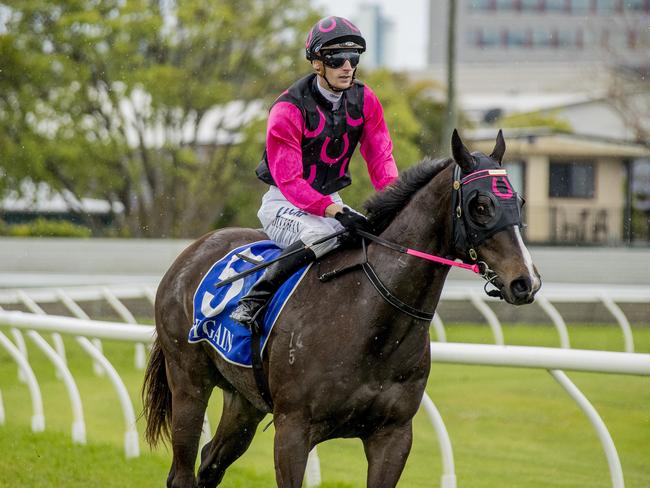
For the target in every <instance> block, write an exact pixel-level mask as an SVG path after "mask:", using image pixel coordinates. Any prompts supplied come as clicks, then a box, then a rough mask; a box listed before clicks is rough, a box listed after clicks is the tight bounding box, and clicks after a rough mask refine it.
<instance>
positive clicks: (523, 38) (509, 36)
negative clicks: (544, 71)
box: [506, 30, 530, 47]
mask: <svg viewBox="0 0 650 488" xmlns="http://www.w3.org/2000/svg"><path fill="white" fill-rule="evenodd" d="M529 45H530V42H528V35H527V34H526V32H523V31H517V30H514V31H513V30H508V31H506V46H508V47H523V46H529Z"/></svg>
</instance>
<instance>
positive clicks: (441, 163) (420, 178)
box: [363, 158, 453, 234]
mask: <svg viewBox="0 0 650 488" xmlns="http://www.w3.org/2000/svg"><path fill="white" fill-rule="evenodd" d="M452 161H453V160H452V159H451V158H446V159H435V160H434V159H430V158H424V159H423V160H422V161H420V163H418V164H417V165H415V166H412V167H410V168H409V169H407V170H406V171H404V173H402V175H401V176H400V177H399V178H398V179H397V180H396V181H395V182H394V183H392V184H390V185H388V186H387V187H386V188H384V189H383V190H382V191H381V192H379V193H376V194H375V195H373V196H372V197H370V198H369V199H368V200H367V201H366V202H365V203H364V204H363V206H364V208H365V209H366V210H367V215H368V220H369V221H370V224H371V225H372V227H373V228H374V230H375V232H377V234H380V233H382V232H383V231H384V230H386V228H387V227H388V226H389V225H390V223H391V222H392V221H393V219H394V218H395V216H396V215H397V214H398V213H399V212H400V210H402V209H403V208H404V207H405V206H406V204H407V203H408V202H409V201H411V198H412V197H413V195H415V193H416V192H417V191H418V190H419V189H420V188H422V187H423V186H425V185H426V184H427V183H429V182H430V181H431V180H432V179H433V178H434V177H435V176H436V175H437V174H438V173H440V172H441V171H442V170H443V169H445V168H446V167H447V166H448V165H449V163H451V162H452Z"/></svg>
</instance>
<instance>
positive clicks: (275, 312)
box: [188, 240, 309, 367]
mask: <svg viewBox="0 0 650 488" xmlns="http://www.w3.org/2000/svg"><path fill="white" fill-rule="evenodd" d="M280 252H281V249H280V248H279V247H278V246H277V245H276V244H275V243H274V242H273V241H270V240H265V241H258V242H253V243H251V244H246V245H244V246H241V247H238V248H236V249H233V250H232V251H230V252H229V253H228V254H226V255H225V256H224V257H223V258H221V259H220V260H219V261H217V262H216V263H214V264H213V265H212V267H211V268H210V270H209V271H208V272H207V273H206V275H205V277H204V278H203V279H202V280H201V283H199V286H198V287H197V289H196V291H195V292H194V300H193V305H194V313H193V324H192V328H191V329H190V332H189V335H188V341H189V342H191V343H196V342H201V341H206V342H208V343H209V344H210V345H211V346H212V347H214V349H215V350H216V351H217V352H218V353H219V354H220V355H221V357H223V358H224V359H225V360H226V361H228V362H230V363H233V364H236V365H239V366H244V367H251V364H252V359H251V331H250V330H249V329H248V328H247V327H242V326H241V325H239V324H238V323H236V322H235V321H233V320H232V319H231V318H230V313H231V312H232V311H233V310H234V308H235V307H236V306H237V302H238V301H239V299H240V298H241V297H243V296H244V295H245V294H246V293H247V292H248V290H249V289H250V288H251V287H252V286H253V284H254V283H255V282H256V281H257V280H258V278H259V277H260V276H262V274H263V273H264V271H265V270H264V269H260V270H258V271H257V272H256V273H252V274H250V275H248V276H246V277H245V278H243V279H239V280H237V281H233V282H232V283H230V284H229V285H227V286H223V287H221V288H215V284H216V283H218V282H220V281H223V280H225V279H227V278H230V277H232V276H235V275H237V274H239V273H241V272H243V271H246V270H248V269H251V268H252V267H254V266H255V265H256V264H259V263H261V262H263V261H270V260H271V259H275V258H277V257H278V256H279V255H280ZM308 268H309V266H305V267H304V268H302V269H301V270H300V271H298V272H297V273H295V274H294V275H293V276H292V277H291V278H289V280H287V282H286V283H284V284H283V285H282V286H281V287H280V289H279V290H278V291H277V293H276V294H275V295H274V296H273V298H272V299H271V301H270V303H269V305H268V307H267V309H266V313H265V316H264V323H263V328H262V337H261V350H262V351H263V350H264V347H265V346H266V341H267V340H268V337H269V334H270V333H271V330H272V329H273V326H274V325H275V321H276V320H277V318H278V316H279V315H280V312H281V311H282V308H283V307H284V304H285V303H286V302H287V300H288V299H289V297H290V296H291V295H292V293H293V291H294V290H295V289H296V287H297V286H298V284H299V283H300V280H302V278H303V276H304V275H305V274H306V271H307V269H308Z"/></svg>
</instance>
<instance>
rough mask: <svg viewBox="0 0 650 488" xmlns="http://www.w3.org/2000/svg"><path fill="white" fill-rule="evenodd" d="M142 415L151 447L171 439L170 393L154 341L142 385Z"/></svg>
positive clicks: (162, 356)
mask: <svg viewBox="0 0 650 488" xmlns="http://www.w3.org/2000/svg"><path fill="white" fill-rule="evenodd" d="M142 414H143V415H144V418H145V420H146V421H147V428H146V429H145V432H144V436H145V439H146V440H147V442H148V443H149V445H150V446H151V447H155V446H156V445H157V444H158V442H160V440H161V439H162V440H163V442H165V441H166V440H170V439H171V419H172V392H171V390H170V389H169V383H168V382H167V372H166V371H165V355H164V354H163V351H162V349H161V347H160V342H159V341H158V339H156V340H155V341H154V343H153V348H152V349H151V355H150V356H149V364H147V370H146V371H145V374H144V383H143V385H142Z"/></svg>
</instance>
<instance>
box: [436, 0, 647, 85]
mask: <svg viewBox="0 0 650 488" xmlns="http://www.w3.org/2000/svg"><path fill="white" fill-rule="evenodd" d="M448 3H449V2H448V0H430V2H429V5H430V12H429V43H428V52H427V63H428V66H429V68H428V71H429V72H432V73H434V75H435V76H436V78H438V79H444V64H445V60H446V36H447V10H448ZM648 25H650V2H649V1H648V0H457V26H456V53H457V54H456V56H457V62H458V69H457V70H458V77H457V78H458V91H459V92H460V93H463V92H468V91H471V92H498V91H500V92H516V91H555V92H557V91H562V92H575V91H585V90H592V89H597V88H599V87H602V86H603V82H605V81H606V80H607V76H606V75H607V73H606V70H603V67H613V68H616V69H618V70H628V71H632V72H639V73H647V72H648V71H649V68H650V30H648Z"/></svg>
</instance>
